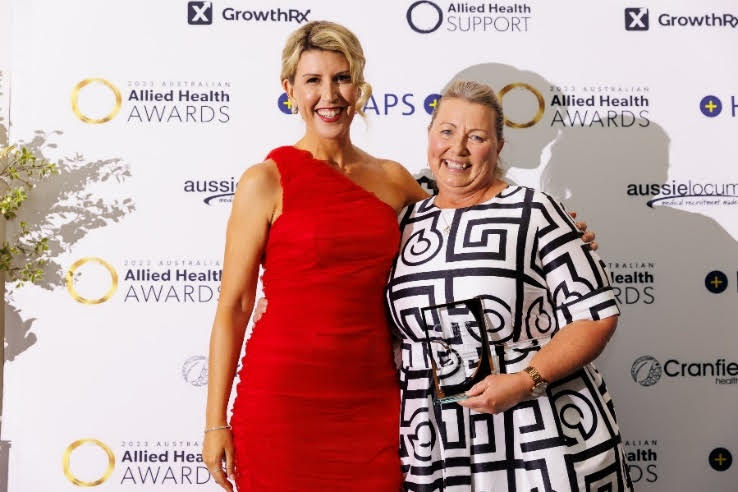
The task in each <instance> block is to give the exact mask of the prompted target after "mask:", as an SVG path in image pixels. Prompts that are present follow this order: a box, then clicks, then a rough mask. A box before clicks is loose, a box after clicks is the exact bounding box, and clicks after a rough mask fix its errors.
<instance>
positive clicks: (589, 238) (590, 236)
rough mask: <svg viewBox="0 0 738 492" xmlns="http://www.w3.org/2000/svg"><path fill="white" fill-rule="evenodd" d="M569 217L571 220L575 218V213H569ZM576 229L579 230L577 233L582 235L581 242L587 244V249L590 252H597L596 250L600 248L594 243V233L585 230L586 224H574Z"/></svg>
mask: <svg viewBox="0 0 738 492" xmlns="http://www.w3.org/2000/svg"><path fill="white" fill-rule="evenodd" d="M569 215H571V218H572V219H576V218H577V213H576V212H569ZM576 226H577V229H579V232H581V233H582V241H584V242H585V243H587V244H589V249H591V250H592V251H597V248H599V247H600V245H599V244H597V241H595V233H594V232H592V231H588V230H587V223H586V222H581V221H580V222H576Z"/></svg>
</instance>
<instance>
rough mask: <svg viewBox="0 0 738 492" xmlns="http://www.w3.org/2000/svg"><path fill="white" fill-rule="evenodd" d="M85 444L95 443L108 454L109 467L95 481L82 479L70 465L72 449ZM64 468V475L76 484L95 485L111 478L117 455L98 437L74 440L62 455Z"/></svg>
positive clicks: (82, 485)
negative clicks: (76, 475)
mask: <svg viewBox="0 0 738 492" xmlns="http://www.w3.org/2000/svg"><path fill="white" fill-rule="evenodd" d="M83 444H94V445H95V446H98V447H99V448H100V449H102V450H103V451H105V454H107V455H108V467H107V469H106V470H105V473H103V475H102V476H101V477H100V478H98V479H97V480H95V481H93V482H85V481H84V480H80V479H79V478H77V477H75V476H74V474H73V473H72V471H71V470H70V467H69V458H70V457H71V455H72V451H74V450H75V449H77V448H78V447H80V446H82V445H83ZM62 468H63V469H64V476H65V477H67V479H68V480H69V481H70V482H72V483H73V484H74V485H79V486H80V487H95V486H97V485H100V484H101V483H103V482H104V481H105V480H107V479H108V478H110V475H112V474H113V469H114V468H115V455H114V454H113V451H112V450H111V449H110V448H109V447H108V446H106V445H105V443H103V442H102V441H98V440H97V439H80V440H79V441H74V442H73V443H72V444H70V445H69V446H67V449H66V450H64V456H62Z"/></svg>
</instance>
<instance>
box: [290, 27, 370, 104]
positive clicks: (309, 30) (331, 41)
mask: <svg viewBox="0 0 738 492" xmlns="http://www.w3.org/2000/svg"><path fill="white" fill-rule="evenodd" d="M310 50H323V51H335V52H337V53H341V54H342V55H343V56H345V57H346V60H347V61H348V64H349V72H350V73H351V82H353V83H354V84H355V85H356V86H357V88H358V89H359V99H358V100H357V101H356V112H357V113H359V114H360V115H362V116H363V115H364V111H363V108H364V105H365V104H366V103H367V101H368V100H369V97H371V95H372V86H371V85H369V84H368V83H367V82H366V81H365V80H364V65H365V64H366V59H365V58H364V50H363V49H362V48H361V43H359V39H358V38H357V37H356V35H355V34H354V33H352V32H351V31H349V30H348V29H346V28H345V27H343V26H342V25H340V24H336V23H335V22H328V21H313V22H308V23H307V24H305V25H304V26H302V27H301V28H299V29H298V30H296V31H295V32H293V33H292V34H291V35H290V37H289V38H288V39H287V43H286V44H285V46H284V49H283V50H282V73H281V74H280V82H281V81H284V80H285V79H286V80H289V81H290V83H291V84H294V82H295V74H296V72H297V63H298V61H299V60H300V56H301V55H302V54H303V53H304V52H305V51H310Z"/></svg>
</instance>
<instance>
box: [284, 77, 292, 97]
mask: <svg viewBox="0 0 738 492" xmlns="http://www.w3.org/2000/svg"><path fill="white" fill-rule="evenodd" d="M282 89H284V92H285V93H287V97H289V98H290V99H292V89H293V87H292V84H290V81H289V79H284V80H283V81H282Z"/></svg>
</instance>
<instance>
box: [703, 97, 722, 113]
mask: <svg viewBox="0 0 738 492" xmlns="http://www.w3.org/2000/svg"><path fill="white" fill-rule="evenodd" d="M722 110H723V103H722V102H721V101H720V99H719V98H717V97H715V96H705V97H703V98H702V100H701V101H700V111H702V114H704V115H705V116H707V117H708V118H714V117H715V116H717V115H719V114H720V113H721V112H722Z"/></svg>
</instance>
